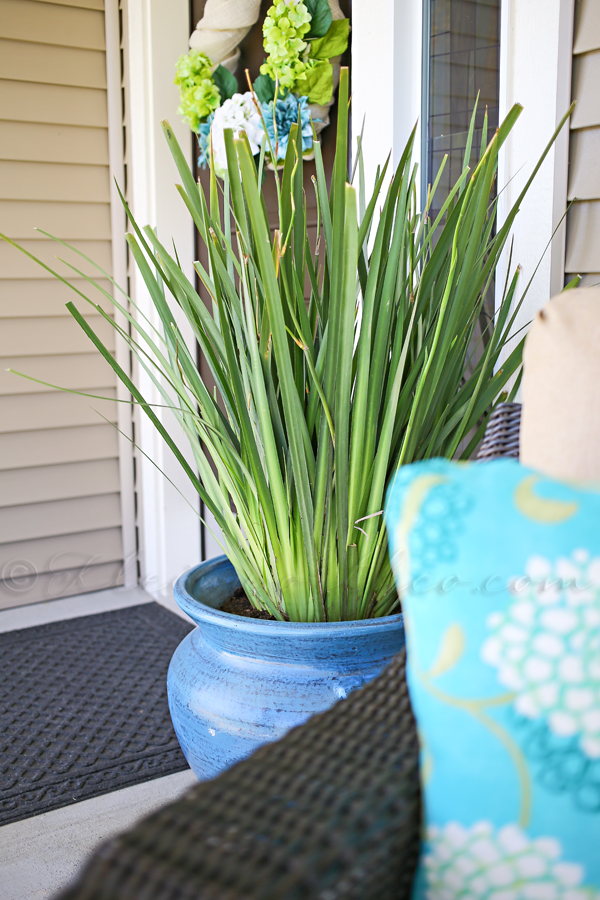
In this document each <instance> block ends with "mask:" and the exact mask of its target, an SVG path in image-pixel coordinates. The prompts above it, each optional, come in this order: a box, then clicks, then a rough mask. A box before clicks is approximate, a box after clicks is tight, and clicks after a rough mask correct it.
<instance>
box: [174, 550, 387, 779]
mask: <svg viewBox="0 0 600 900" xmlns="http://www.w3.org/2000/svg"><path fill="white" fill-rule="evenodd" d="M237 587H239V580H238V577H237V575H236V573H235V569H234V568H233V566H232V565H231V563H230V562H229V560H228V559H227V557H225V556H220V557H218V558H217V559H211V560H209V561H208V562H205V563H202V565H200V566H196V567H195V568H194V569H191V570H190V571H189V572H186V574H185V575H182V576H181V578H180V579H179V580H178V581H177V583H176V585H175V599H176V600H177V603H178V604H179V606H180V607H181V608H182V609H183V610H184V612H186V613H187V614H188V616H190V618H191V619H193V620H194V622H195V623H196V624H197V625H198V628H195V629H194V631H192V632H190V634H189V635H188V636H187V637H186V638H185V639H184V640H183V642H182V643H181V644H180V645H179V647H178V648H177V650H176V651H175V655H174V656H173V659H172V660H171V665H170V667H169V674H168V677H167V690H168V695H169V707H170V710H171V717H172V719H173V725H174V726H175V731H176V733H177V737H178V739H179V743H180V744H181V748H182V750H183V752H184V753H185V756H186V759H187V761H188V762H189V764H190V766H191V767H192V769H193V771H194V773H195V774H196V775H197V776H198V778H200V779H202V780H204V779H207V778H212V777H214V776H215V775H218V774H219V772H222V771H223V770H224V769H227V768H228V767H229V766H231V765H233V764H234V763H235V762H237V761H238V760H240V759H243V758H244V757H245V756H248V755H249V754H250V753H252V752H253V751H254V750H256V748H257V747H260V746H261V744H265V743H267V742H268V741H276V740H278V739H279V738H280V737H282V735H284V734H285V732H286V731H288V730H289V729H290V728H293V727H294V726H295V725H300V724H301V723H302V722H305V721H306V720H307V719H308V718H310V716H312V715H313V714H314V713H318V712H323V710H326V709H328V708H329V707H330V706H333V704H334V703H335V702H336V701H337V700H339V699H341V698H343V697H346V696H347V694H349V693H350V691H353V690H355V689H356V688H359V687H362V685H363V684H366V683H367V682H368V681H370V680H371V679H372V678H375V676H377V675H378V674H379V673H380V672H381V671H382V670H383V669H384V668H385V666H386V665H387V664H388V663H389V662H390V660H391V659H392V657H393V656H394V655H395V654H396V653H398V651H399V650H401V648H402V646H403V644H404V628H403V625H402V616H401V615H400V614H398V615H394V616H386V617H384V618H381V619H366V620H364V621H355V622H323V623H321V622H316V623H313V622H310V623H302V622H301V623H299V622H273V621H269V620H262V619H251V618H245V617H243V616H235V615H232V614H231V613H224V612H220V611H219V606H220V605H221V604H222V603H224V602H225V600H227V598H228V597H230V596H231V594H232V593H233V591H234V590H235V589H236V588H237Z"/></svg>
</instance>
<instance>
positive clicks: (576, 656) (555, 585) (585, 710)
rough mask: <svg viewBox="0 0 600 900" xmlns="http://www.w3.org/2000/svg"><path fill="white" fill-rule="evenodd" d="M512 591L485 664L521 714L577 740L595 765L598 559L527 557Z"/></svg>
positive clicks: (599, 698)
mask: <svg viewBox="0 0 600 900" xmlns="http://www.w3.org/2000/svg"><path fill="white" fill-rule="evenodd" d="M510 591H511V594H512V595H513V597H514V601H513V602H512V603H511V605H510V606H509V608H508V610H507V611H506V612H495V613H493V614H492V615H491V616H489V618H488V623H487V624H488V627H489V628H491V629H492V632H493V633H492V635H491V636H490V637H489V638H488V639H487V640H486V641H485V643H484V644H483V646H482V648H481V656H482V658H483V660H484V661H485V662H487V663H489V664H490V665H491V666H494V667H495V668H497V669H498V680H499V681H500V683H501V684H503V685H504V686H505V687H507V688H509V689H510V690H512V691H515V693H516V697H515V701H514V705H515V708H516V710H517V711H518V712H519V713H521V715H523V716H526V717H527V718H530V719H536V718H539V717H541V716H544V717H545V718H547V721H548V725H549V727H550V730H551V731H552V732H553V733H554V734H556V735H559V736H563V737H568V736H572V735H579V743H580V746H581V749H582V751H583V752H584V753H585V754H586V755H587V756H588V757H591V758H596V759H597V758H600V558H598V557H596V558H593V559H590V558H589V554H588V552H587V551H585V550H577V551H575V552H574V553H573V555H572V557H571V558H570V559H566V558H559V559H558V560H556V562H555V563H554V564H552V563H551V562H550V561H549V560H547V559H544V558H543V557H532V558H531V559H530V560H529V561H528V563H527V566H526V577H525V578H517V579H514V580H513V582H512V584H511V586H510Z"/></svg>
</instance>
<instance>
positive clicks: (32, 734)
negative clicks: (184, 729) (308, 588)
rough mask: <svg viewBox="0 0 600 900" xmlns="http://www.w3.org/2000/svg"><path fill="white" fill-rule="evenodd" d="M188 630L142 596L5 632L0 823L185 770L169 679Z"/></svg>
mask: <svg viewBox="0 0 600 900" xmlns="http://www.w3.org/2000/svg"><path fill="white" fill-rule="evenodd" d="M192 627H193V626H192V625H191V624H188V623H187V622H185V621H184V620H183V619H182V618H180V617H179V616H176V615H175V614H174V613H172V612H170V611H169V610H167V609H165V608H164V607H163V606H160V605H159V604H158V603H145V604H142V605H141V606H130V607H127V608H125V609H117V610H113V611H110V612H105V613H99V614H97V615H92V616H81V617H80V618H77V619H68V620H66V621H61V622H53V623H51V624H49V625H38V626H34V627H32V628H23V629H20V630H19V631H9V632H6V633H4V634H0V825H5V824H7V823H8V822H15V821H17V820H19V819H26V818H28V817H29V816H35V815H39V814H40V813H43V812H48V811H49V810H51V809H57V808H58V807H60V806H67V805H68V804H70V803H75V802H78V801H80V800H87V799H88V798H90V797H96V796H98V795H100V794H106V793H109V792H110V791H116V790H119V789H120V788H123V787H129V786H131V785H134V784H139V783H140V782H142V781H150V780H151V779H153V778H159V777H161V776H163V775H170V774H172V773H173V772H180V771H182V770H184V769H187V768H188V764H187V762H186V760H185V757H184V755H183V753H182V752H181V749H180V747H179V743H178V741H177V738H176V736H175V732H174V730H173V726H172V724H171V717H170V715H169V707H168V703H167V687H166V680H167V669H168V666H169V661H170V659H171V656H172V655H173V653H174V651H175V648H176V647H177V645H178V644H179V643H180V641H182V640H183V638H184V637H185V636H186V634H187V633H188V632H189V631H191V630H192Z"/></svg>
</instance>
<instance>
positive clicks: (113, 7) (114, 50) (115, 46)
mask: <svg viewBox="0 0 600 900" xmlns="http://www.w3.org/2000/svg"><path fill="white" fill-rule="evenodd" d="M104 28H105V32H106V93H107V105H108V158H109V172H110V218H111V247H112V272H113V278H114V280H115V281H116V282H117V284H118V285H119V286H120V287H122V288H123V289H124V290H126V289H127V249H126V248H127V245H126V243H125V237H124V235H125V230H126V216H125V210H124V209H123V204H122V203H121V198H120V197H119V194H118V192H117V188H116V185H115V182H117V184H119V185H120V186H121V187H122V186H123V185H124V184H125V159H124V154H125V148H124V146H123V111H122V101H121V48H120V27H119V0H104ZM115 299H118V300H119V302H122V300H123V296H122V295H119V294H118V292H117V291H116V290H115ZM115 321H116V323H117V325H119V327H120V328H124V329H125V330H126V329H127V320H126V319H125V316H123V314H122V313H120V312H119V311H118V310H115ZM115 355H116V359H117V362H118V363H119V365H120V366H121V367H122V368H123V369H124V370H125V371H126V372H129V370H130V364H129V348H128V347H127V344H126V343H125V341H124V340H122V339H119V338H118V337H117V339H116V354H115ZM130 399H131V398H130V394H129V392H128V391H127V388H126V387H125V385H124V384H123V383H122V382H121V381H120V380H119V381H118V384H117V400H118V404H117V407H118V408H117V426H118V429H119V438H118V446H119V475H120V479H119V481H120V491H121V493H120V496H121V531H122V535H123V560H124V562H123V583H124V585H125V587H133V586H134V585H136V584H137V580H138V572H137V547H136V537H135V496H134V491H135V487H134V472H133V448H132V444H131V439H132V437H133V431H132V419H131V412H132V410H131V406H130V404H129V403H128V402H127V401H128V400H130Z"/></svg>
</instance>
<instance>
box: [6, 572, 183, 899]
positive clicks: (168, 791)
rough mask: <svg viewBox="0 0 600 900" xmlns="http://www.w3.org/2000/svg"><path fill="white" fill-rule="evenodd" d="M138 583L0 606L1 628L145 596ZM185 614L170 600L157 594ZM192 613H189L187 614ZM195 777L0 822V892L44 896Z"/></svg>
mask: <svg viewBox="0 0 600 900" xmlns="http://www.w3.org/2000/svg"><path fill="white" fill-rule="evenodd" d="M152 600H153V598H152V597H150V596H149V594H147V593H145V591H143V590H142V589H141V588H129V589H128V588H116V589H114V590H110V591H99V592H97V593H93V594H82V595H80V596H76V597H67V598H66V599H64V600H50V601H47V602H46V603H36V604H32V605H31V606H21V607H18V608H15V609H7V610H2V611H1V612H0V632H5V631H13V630H15V629H17V628H29V627H32V626H34V625H42V624H45V623H47V622H57V621H60V620H61V619H71V618H76V617H78V616H87V615H92V614H94V613H100V612H107V611H108V610H111V609H121V608H122V607H124V606H135V605H138V604H141V603H150V602H152ZM160 602H162V604H163V605H164V606H166V607H167V608H168V609H170V610H171V611H172V612H175V613H177V614H178V615H180V616H181V617H182V618H184V619H186V620H187V616H185V615H184V613H182V612H181V610H180V609H179V607H177V605H176V604H175V601H174V600H170V599H165V600H162V601H160ZM187 621H189V620H187ZM194 783H196V778H195V776H194V775H193V773H192V772H191V771H189V770H188V771H187V772H177V773H176V774H174V775H168V776H166V777H164V778H157V779H155V780H154V781H147V782H145V783H144V784H138V785H135V786H134V787H129V788H124V789H123V790H120V791H114V792H113V793H111V794H103V795H102V796H100V797H93V798H92V799H91V800H84V801H82V802H81V803H73V804H71V806H64V807H62V808H61V809H56V810H53V811H52V812H47V813H43V814H42V815H40V816H33V817H31V818H29V819H22V820H21V821H20V822H13V823H12V824H10V825H4V826H2V827H0V900H47V898H50V897H52V896H53V894H54V893H55V892H56V891H58V890H60V889H61V888H62V887H64V886H66V885H67V884H68V883H69V881H70V880H71V879H72V878H73V876H74V875H75V874H76V872H77V871H78V869H79V868H80V866H81V865H82V864H83V863H84V862H85V860H86V858H87V857H88V855H89V854H90V853H91V851H92V850H93V849H94V848H95V847H96V845H97V844H99V843H100V842H101V841H103V840H105V839H106V838H108V837H110V836H111V835H113V834H116V833H118V832H119V831H122V830H123V829H125V828H128V827H129V826H130V825H132V824H133V823H134V822H135V821H137V820H138V819H140V818H142V817H143V816H145V815H147V814H148V813H150V812H152V810H154V809H156V808H157V807H159V806H162V805H163V804H165V803H168V802H169V801H170V800H174V799H176V798H177V797H178V796H179V795H180V794H181V793H183V791H185V790H186V788H188V787H190V786H191V785H192V784H194Z"/></svg>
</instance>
